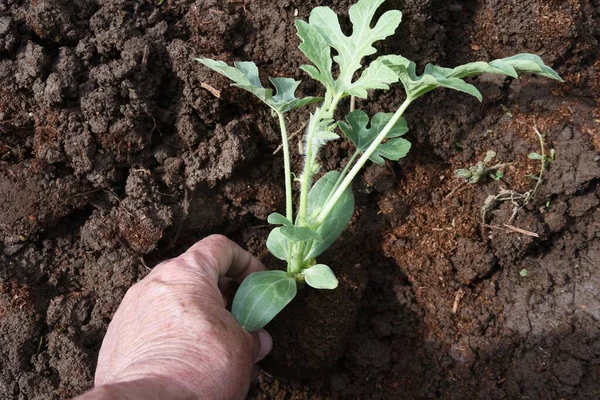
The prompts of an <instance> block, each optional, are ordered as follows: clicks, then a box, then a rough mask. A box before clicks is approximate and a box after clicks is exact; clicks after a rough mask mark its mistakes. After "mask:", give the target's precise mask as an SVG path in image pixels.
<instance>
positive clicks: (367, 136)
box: [339, 110, 411, 164]
mask: <svg viewBox="0 0 600 400" xmlns="http://www.w3.org/2000/svg"><path fill="white" fill-rule="evenodd" d="M393 115H394V114H392V113H377V114H375V115H374V116H373V118H372V119H371V126H370V127H369V128H367V125H368V124H369V116H368V115H367V113H365V112H364V111H362V110H356V111H353V112H351V113H350V114H348V115H347V116H346V122H340V123H339V126H340V129H341V130H342V131H343V132H344V134H345V135H346V136H347V137H348V139H350V141H351V142H352V143H354V145H355V146H356V148H357V149H358V151H360V152H361V153H362V152H364V151H365V150H366V149H367V148H368V147H369V146H370V145H371V143H373V141H374V140H375V138H376V137H377V135H378V134H379V133H380V132H381V131H382V130H383V128H384V127H385V126H386V125H387V124H388V122H389V121H390V120H391V119H392V116H393ZM406 132H408V127H407V124H406V120H405V119H404V118H400V119H399V120H398V122H397V123H396V124H395V125H394V126H393V127H392V129H391V130H390V132H389V133H388V134H387V136H386V138H387V139H388V140H387V141H386V142H383V143H381V144H380V145H379V146H378V147H377V149H375V151H374V152H373V154H371V157H369V159H370V160H371V161H373V162H374V163H376V164H383V163H384V162H385V160H384V158H387V159H389V160H393V161H398V160H399V159H401V158H403V157H405V156H406V154H408V152H409V150H410V146H411V145H410V142H409V141H408V140H406V139H402V138H400V136H402V135H404V134H405V133H406Z"/></svg>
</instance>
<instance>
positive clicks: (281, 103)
mask: <svg viewBox="0 0 600 400" xmlns="http://www.w3.org/2000/svg"><path fill="white" fill-rule="evenodd" d="M269 80H270V81H271V83H272V84H273V86H274V87H275V90H276V94H275V96H273V97H272V98H271V102H272V107H274V108H275V109H277V110H279V111H280V112H282V113H286V112H288V111H291V110H295V109H296V108H300V107H304V106H307V105H309V104H314V103H317V102H319V101H321V100H323V99H322V98H321V97H311V96H309V97H304V98H301V99H299V98H296V95H295V93H296V89H298V86H299V85H300V81H297V80H294V79H292V78H272V77H269Z"/></svg>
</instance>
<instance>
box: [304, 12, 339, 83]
mask: <svg viewBox="0 0 600 400" xmlns="http://www.w3.org/2000/svg"><path fill="white" fill-rule="evenodd" d="M296 32H297V34H298V36H299V37H300V39H302V43H301V44H300V46H298V48H299V49H300V50H301V51H302V52H303V53H304V55H305V56H306V57H307V58H308V59H309V60H310V61H312V62H313V64H314V66H312V65H302V66H301V67H300V68H301V69H302V70H304V71H305V72H306V73H308V74H309V75H310V76H311V78H313V79H315V80H317V81H319V82H321V83H322V84H323V85H325V87H326V88H329V89H333V87H334V80H333V76H332V75H331V66H332V63H331V49H330V48H329V45H328V44H327V42H326V41H325V39H323V36H321V34H320V33H319V32H318V31H317V30H316V28H315V27H314V26H312V25H310V24H309V23H307V22H306V21H302V20H296Z"/></svg>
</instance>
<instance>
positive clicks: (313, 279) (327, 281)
mask: <svg viewBox="0 0 600 400" xmlns="http://www.w3.org/2000/svg"><path fill="white" fill-rule="evenodd" d="M301 274H302V276H304V280H305V281H306V283H307V284H308V285H309V286H311V287H314V288H315V289H335V288H336V287H337V286H338V280H337V278H336V277H335V274H334V273H333V271H332V270H331V268H329V267H328V266H327V265H325V264H317V265H313V266H312V267H310V268H307V269H305V270H304V271H302V273H301Z"/></svg>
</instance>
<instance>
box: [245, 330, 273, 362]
mask: <svg viewBox="0 0 600 400" xmlns="http://www.w3.org/2000/svg"><path fill="white" fill-rule="evenodd" d="M250 335H252V342H253V343H252V346H253V351H254V363H255V364H256V363H257V362H259V361H261V360H262V359H263V358H265V357H266V356H267V354H269V353H270V352H271V350H272V349H273V338H272V337H271V335H269V332H267V331H265V330H264V329H259V330H258V331H254V332H250Z"/></svg>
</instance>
